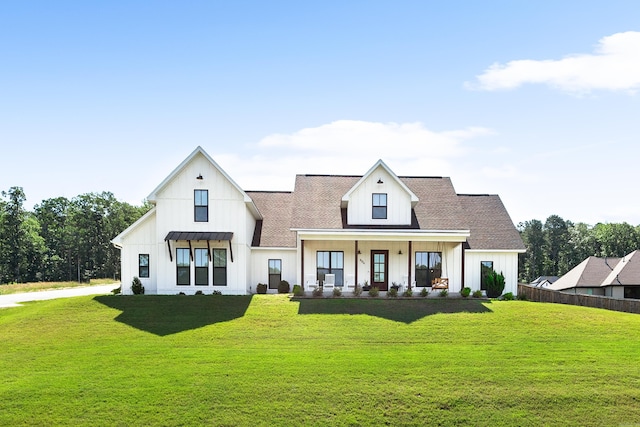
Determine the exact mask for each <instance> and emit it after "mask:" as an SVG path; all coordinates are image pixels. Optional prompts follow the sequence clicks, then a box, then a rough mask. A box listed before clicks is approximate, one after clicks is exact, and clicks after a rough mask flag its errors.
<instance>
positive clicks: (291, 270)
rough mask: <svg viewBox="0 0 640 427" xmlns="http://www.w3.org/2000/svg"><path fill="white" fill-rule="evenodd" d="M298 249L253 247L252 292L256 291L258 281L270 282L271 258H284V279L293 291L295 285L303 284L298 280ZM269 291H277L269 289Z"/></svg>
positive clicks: (251, 267)
mask: <svg viewBox="0 0 640 427" xmlns="http://www.w3.org/2000/svg"><path fill="white" fill-rule="evenodd" d="M297 256H298V251H297V250H296V249H295V248H293V249H278V248H269V249H261V248H253V250H252V251H251V262H250V264H251V265H250V276H249V277H250V278H251V279H250V283H249V286H250V292H253V293H255V291H256V286H257V284H258V283H265V284H268V283H269V260H270V259H279V260H282V280H286V281H287V282H289V284H290V285H291V290H292V291H293V285H296V284H298V285H299V284H301V283H300V282H298V281H297V275H298V262H297ZM267 292H277V291H275V290H272V289H269V290H268V291H267Z"/></svg>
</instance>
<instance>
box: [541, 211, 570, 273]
mask: <svg viewBox="0 0 640 427" xmlns="http://www.w3.org/2000/svg"><path fill="white" fill-rule="evenodd" d="M570 225H571V223H570V222H567V221H565V220H564V219H562V218H561V217H559V216H558V215H551V216H550V217H549V218H547V220H546V221H545V223H544V245H545V252H546V253H547V259H546V262H545V270H546V271H552V272H554V274H555V275H562V274H564V273H566V272H567V271H569V269H570V267H569V263H568V262H567V261H568V258H569V257H568V248H569V246H568V245H569V239H570V236H569V226H570Z"/></svg>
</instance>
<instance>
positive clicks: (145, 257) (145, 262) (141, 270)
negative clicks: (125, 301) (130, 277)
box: [138, 254, 149, 278]
mask: <svg viewBox="0 0 640 427" xmlns="http://www.w3.org/2000/svg"><path fill="white" fill-rule="evenodd" d="M138 277H139V278H148V277H149V254H139V255H138Z"/></svg>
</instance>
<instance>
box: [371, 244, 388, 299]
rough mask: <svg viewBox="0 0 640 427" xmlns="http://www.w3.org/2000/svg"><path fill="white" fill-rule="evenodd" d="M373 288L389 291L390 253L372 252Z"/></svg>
mask: <svg viewBox="0 0 640 427" xmlns="http://www.w3.org/2000/svg"><path fill="white" fill-rule="evenodd" d="M371 286H375V287H377V288H378V289H380V290H381V291H386V290H388V289H389V251H371Z"/></svg>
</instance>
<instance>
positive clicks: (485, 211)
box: [458, 194, 525, 250]
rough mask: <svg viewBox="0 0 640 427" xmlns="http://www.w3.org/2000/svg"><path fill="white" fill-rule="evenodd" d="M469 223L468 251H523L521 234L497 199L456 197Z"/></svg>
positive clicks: (466, 195) (470, 196) (469, 195)
mask: <svg viewBox="0 0 640 427" xmlns="http://www.w3.org/2000/svg"><path fill="white" fill-rule="evenodd" d="M458 198H459V200H460V205H461V206H462V209H463V211H464V215H465V217H466V218H467V221H468V223H469V230H470V231H471V236H470V237H469V238H468V239H467V242H468V244H469V248H470V249H506V250H524V249H525V246H524V243H523V242H522V238H521V237H520V233H518V230H517V229H516V227H515V226H514V225H513V221H511V217H510V216H509V213H508V212H507V210H506V209H505V207H504V205H503V204H502V200H500V197H498V196H497V195H471V194H459V195H458Z"/></svg>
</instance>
